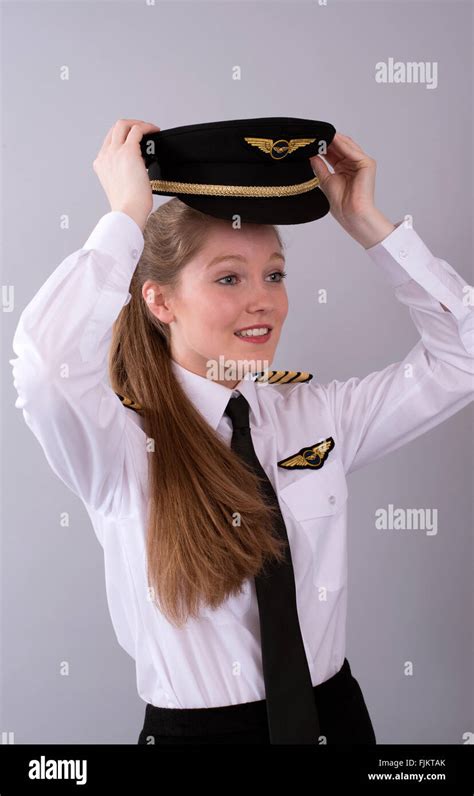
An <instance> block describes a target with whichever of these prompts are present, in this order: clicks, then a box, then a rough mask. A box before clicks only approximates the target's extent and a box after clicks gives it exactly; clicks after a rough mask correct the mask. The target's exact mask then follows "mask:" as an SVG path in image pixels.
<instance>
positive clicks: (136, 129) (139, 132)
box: [125, 123, 160, 143]
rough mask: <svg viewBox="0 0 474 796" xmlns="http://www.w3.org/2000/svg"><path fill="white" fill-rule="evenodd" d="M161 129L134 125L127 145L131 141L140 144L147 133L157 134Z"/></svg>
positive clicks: (148, 125)
mask: <svg viewBox="0 0 474 796" xmlns="http://www.w3.org/2000/svg"><path fill="white" fill-rule="evenodd" d="M159 129H160V128H159V127H157V126H156V125H154V124H145V123H142V124H133V125H132V126H131V128H130V131H129V133H128V135H127V139H126V141H125V143H128V142H129V141H132V142H133V143H135V142H140V141H141V140H142V138H143V136H144V135H145V133H151V132H156V131H157V130H158V131H159Z"/></svg>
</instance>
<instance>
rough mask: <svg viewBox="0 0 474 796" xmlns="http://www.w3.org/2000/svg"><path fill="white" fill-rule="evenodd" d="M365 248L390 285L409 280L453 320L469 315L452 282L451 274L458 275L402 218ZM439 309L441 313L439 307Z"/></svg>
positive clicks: (458, 288) (458, 290)
mask: <svg viewBox="0 0 474 796" xmlns="http://www.w3.org/2000/svg"><path fill="white" fill-rule="evenodd" d="M366 251H367V253H368V255H369V257H371V259H372V260H373V261H374V262H375V263H376V265H377V268H378V270H379V271H381V272H382V273H383V274H384V276H385V278H386V279H387V281H388V282H389V283H390V284H391V285H392V287H394V288H397V287H400V286H401V285H403V284H405V283H406V282H409V281H410V280H411V279H413V280H415V282H417V283H418V284H419V285H421V286H422V287H423V288H424V289H425V290H426V291H427V292H428V293H429V294H430V295H431V296H433V298H435V299H437V300H438V301H439V302H440V303H441V304H444V305H445V306H446V307H447V308H448V310H450V311H451V313H452V314H453V315H454V316H455V317H456V318H457V319H460V318H463V317H464V316H466V315H468V314H469V308H468V306H467V304H466V301H465V300H464V301H463V297H462V296H461V290H460V287H459V285H454V284H453V276H454V277H457V276H458V275H457V274H456V272H455V271H454V269H453V268H451V266H450V265H449V263H447V262H445V261H444V260H441V259H439V258H437V257H435V256H434V254H433V253H432V252H431V251H430V249H429V248H428V246H427V245H426V244H425V243H424V241H423V240H422V239H421V238H420V236H419V235H418V233H417V232H415V230H414V228H413V227H412V226H409V224H408V223H405V222H404V220H403V221H399V222H398V223H397V225H396V227H395V229H394V230H392V232H391V233H390V234H389V235H387V237H386V238H384V240H382V241H380V243H376V244H375V246H371V247H370V248H369V249H366ZM458 278H459V277H458ZM440 311H442V312H444V310H443V309H442V307H440Z"/></svg>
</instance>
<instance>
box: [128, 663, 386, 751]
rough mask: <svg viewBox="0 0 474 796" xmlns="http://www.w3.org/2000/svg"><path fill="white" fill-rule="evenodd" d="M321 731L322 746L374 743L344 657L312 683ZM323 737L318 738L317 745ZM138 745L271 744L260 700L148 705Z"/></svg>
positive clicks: (364, 710)
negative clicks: (328, 675) (213, 704)
mask: <svg viewBox="0 0 474 796" xmlns="http://www.w3.org/2000/svg"><path fill="white" fill-rule="evenodd" d="M313 693H314V698H315V700H316V706H317V709H318V716H319V724H320V728H321V732H320V735H322V736H325V739H326V741H325V742H326V743H327V744H375V743H376V740H375V733H374V728H373V726H372V722H371V719H370V716H369V712H368V710H367V706H366V704H365V700H364V697H363V694H362V691H361V689H360V686H359V683H358V682H357V680H356V679H355V677H353V675H352V673H351V667H350V665H349V661H348V660H347V658H345V659H344V663H343V665H342V667H341V669H340V670H339V671H338V672H337V673H336V674H335V675H334V676H333V677H331V678H330V679H329V680H326V681H325V682H324V683H320V684H319V685H316V686H314V687H313ZM322 742H323V739H322V738H320V743H322ZM138 743H139V744H145V745H152V744H158V745H160V746H161V745H164V744H222V743H224V744H268V745H269V744H270V739H269V735H268V725H267V715H266V705H265V700H264V699H262V700H259V701H257V702H243V703H241V704H238V705H224V706H222V707H214V708H162V707H156V706H155V705H151V704H147V706H146V708H145V721H144V724H143V729H142V731H141V732H140V735H139V738H138Z"/></svg>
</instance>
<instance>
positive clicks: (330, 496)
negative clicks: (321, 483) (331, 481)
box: [329, 495, 336, 503]
mask: <svg viewBox="0 0 474 796" xmlns="http://www.w3.org/2000/svg"><path fill="white" fill-rule="evenodd" d="M329 502H330V503H335V502H336V497H335V495H329Z"/></svg>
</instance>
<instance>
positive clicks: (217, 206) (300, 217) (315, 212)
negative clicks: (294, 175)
mask: <svg viewBox="0 0 474 796" xmlns="http://www.w3.org/2000/svg"><path fill="white" fill-rule="evenodd" d="M173 195H174V196H177V198H178V199H181V201H182V202H184V203H185V204H187V205H188V206H189V207H193V208H194V209H195V210H200V211H201V213H206V214H207V215H209V216H214V217H215V218H222V219H225V220H226V221H233V220H234V218H235V216H239V217H240V219H241V221H243V222H246V223H254V224H305V223H307V222H309V221H315V220H316V219H318V218H322V217H323V216H325V215H326V214H327V213H328V212H329V210H330V205H329V201H328V199H327V197H326V195H325V194H324V193H323V192H322V190H321V189H320V188H319V186H317V187H316V188H313V189H312V190H310V191H306V193H303V194H298V195H296V196H287V197H283V198H282V197H279V198H278V199H274V198H254V197H252V198H247V197H214V196H194V195H190V194H173Z"/></svg>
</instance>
